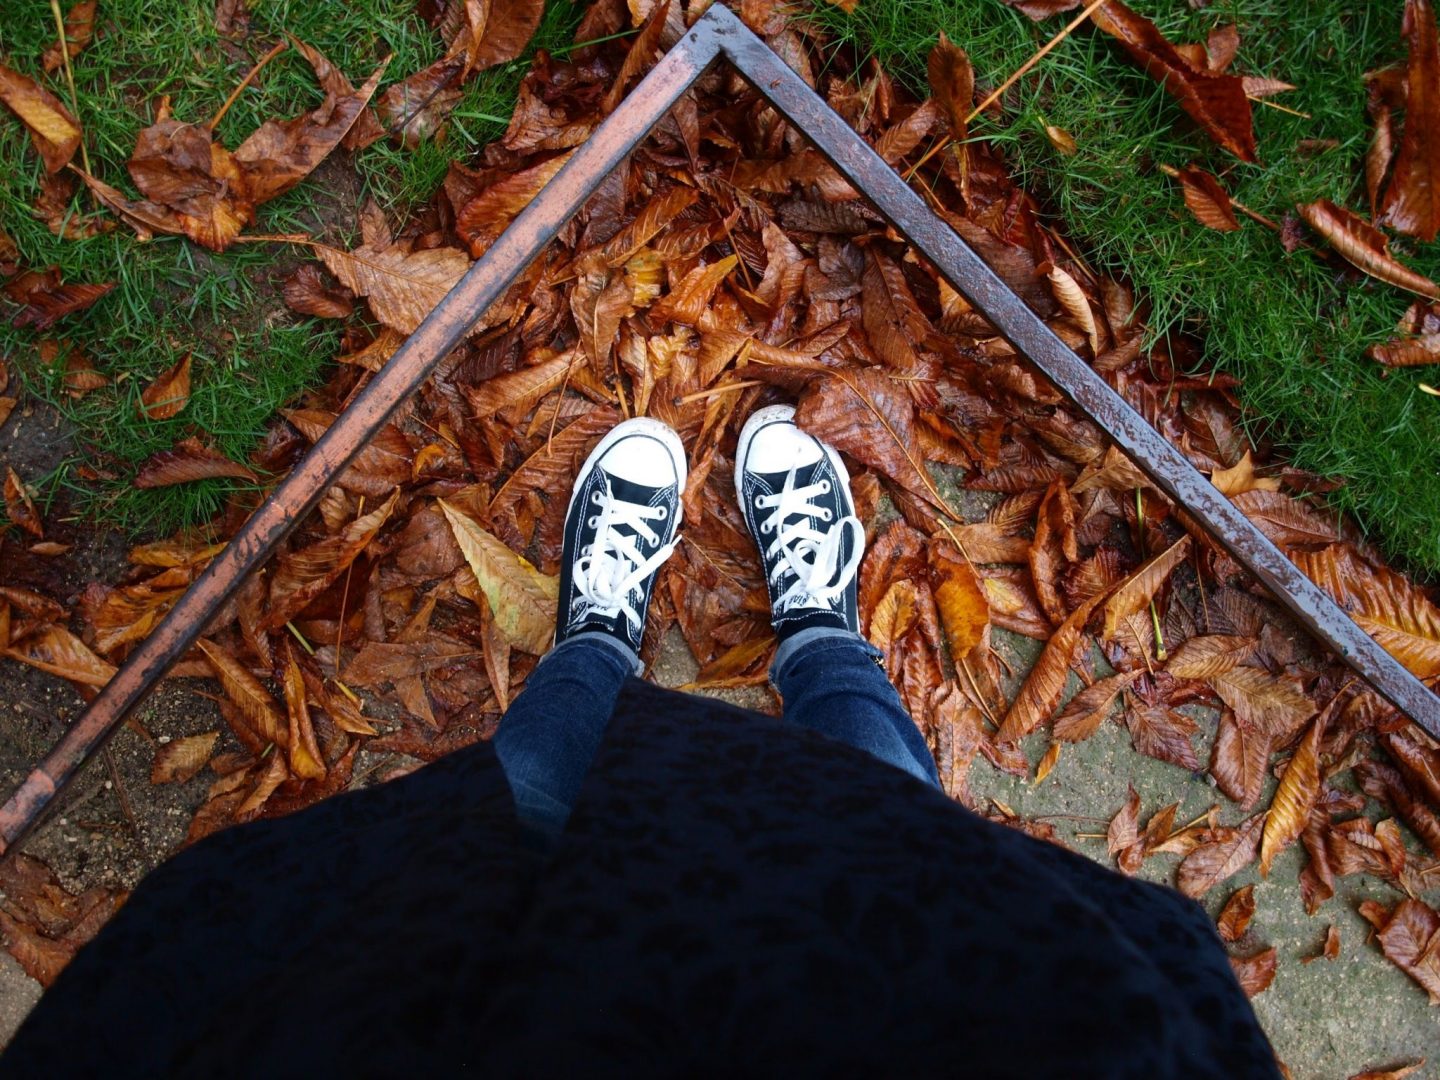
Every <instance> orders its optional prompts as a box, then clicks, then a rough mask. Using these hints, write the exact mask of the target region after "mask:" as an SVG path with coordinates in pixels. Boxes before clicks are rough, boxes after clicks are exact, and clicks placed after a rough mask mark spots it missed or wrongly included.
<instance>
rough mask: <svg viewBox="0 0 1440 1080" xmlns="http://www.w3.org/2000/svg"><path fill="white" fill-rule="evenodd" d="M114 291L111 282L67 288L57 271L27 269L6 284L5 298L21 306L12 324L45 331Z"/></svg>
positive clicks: (68, 286) (53, 269)
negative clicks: (65, 317)
mask: <svg viewBox="0 0 1440 1080" xmlns="http://www.w3.org/2000/svg"><path fill="white" fill-rule="evenodd" d="M113 288H115V283H114V282H113V281H112V282H110V283H109V284H107V285H66V284H64V283H62V282H61V280H60V271H59V270H58V269H55V268H51V269H49V270H28V271H26V272H25V273H23V274H21V275H20V276H19V277H17V278H15V279H14V280H13V281H8V282H6V283H5V295H6V296H8V297H9V298H10V299H11V300H13V301H15V303H17V304H19V305H20V311H19V312H18V313H17V314H16V315H15V317H14V318H13V319H11V322H13V323H14V324H15V325H16V326H33V327H35V329H36V330H48V329H50V327H52V326H54V325H55V323H56V321H57V320H59V319H61V318H63V317H64V316H66V315H71V314H74V313H75V312H77V311H83V310H84V309H85V308H88V307H89V306H90V305H91V304H93V303H95V301H96V300H99V299H100V297H102V296H104V295H105V294H106V293H108V292H109V291H110V290H111V289H113Z"/></svg>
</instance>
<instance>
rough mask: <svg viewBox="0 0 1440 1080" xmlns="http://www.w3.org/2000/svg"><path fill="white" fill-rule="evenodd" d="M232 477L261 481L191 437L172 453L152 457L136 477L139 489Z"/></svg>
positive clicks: (182, 441)
mask: <svg viewBox="0 0 1440 1080" xmlns="http://www.w3.org/2000/svg"><path fill="white" fill-rule="evenodd" d="M217 476H229V477H233V478H235V479H237V480H248V481H250V482H251V483H256V482H258V481H259V477H257V476H256V475H255V473H253V472H252V471H251V470H250V469H248V468H246V467H245V466H244V465H242V464H240V462H238V461H232V460H231V459H230V458H228V457H226V456H225V455H224V454H222V453H220V451H219V450H215V449H212V448H211V447H208V446H206V445H204V444H203V443H201V442H200V440H199V439H196V438H194V437H191V438H189V439H181V440H180V441H179V442H177V443H176V444H175V445H174V446H172V447H171V448H170V449H169V450H161V451H160V452H159V453H158V454H152V455H151V456H150V457H149V458H148V459H147V460H146V461H145V463H144V464H143V465H141V466H140V471H139V472H137V473H136V474H135V486H136V487H138V488H157V487H171V486H173V485H175V484H188V483H190V482H191V481H192V480H209V479H212V478H214V477H217Z"/></svg>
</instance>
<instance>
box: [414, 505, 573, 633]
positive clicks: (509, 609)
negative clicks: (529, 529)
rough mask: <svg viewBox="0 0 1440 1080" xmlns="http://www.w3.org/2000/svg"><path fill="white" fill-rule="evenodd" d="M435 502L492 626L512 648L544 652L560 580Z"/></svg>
mask: <svg viewBox="0 0 1440 1080" xmlns="http://www.w3.org/2000/svg"><path fill="white" fill-rule="evenodd" d="M438 501H439V503H440V509H441V510H443V511H444V513H445V519H446V520H447V521H449V522H450V531H451V532H453V533H454V534H455V542H456V543H457V544H459V545H460V550H461V552H462V553H463V554H464V555H465V561H466V562H467V563H469V564H470V569H471V570H472V571H473V572H474V574H475V581H476V582H477V583H478V584H479V586H480V590H481V591H482V592H483V593H484V594H485V599H486V600H488V601H489V602H490V610H491V611H492V612H494V614H495V625H496V626H498V627H499V628H500V631H501V632H502V633H503V634H504V635H505V638H506V640H507V641H509V642H510V644H512V645H514V646H515V647H516V648H517V649H522V650H524V651H525V652H528V653H533V654H534V655H536V656H539V655H540V654H542V653H544V652H546V651H547V650H548V649H549V648H550V645H551V643H552V642H553V641H554V639H555V603H556V599H557V597H558V596H559V594H560V581H559V579H558V578H554V577H551V576H550V575H549V574H542V573H541V572H540V571H539V570H536V569H535V567H533V566H531V565H530V563H528V562H526V561H525V560H524V559H522V558H521V557H520V556H519V555H516V554H515V553H514V552H513V551H511V550H510V549H509V548H508V547H506V546H505V545H504V544H502V543H501V542H500V541H499V540H497V539H496V538H495V537H493V536H491V535H490V534H489V533H488V532H486V531H485V530H484V529H482V528H481V527H480V526H479V525H477V524H476V523H475V522H474V521H472V520H471V519H470V518H469V517H467V516H466V515H464V514H462V513H461V512H460V511H459V510H457V509H455V507H453V506H451V505H450V504H449V503H447V502H446V501H445V500H444V499H440V500H438Z"/></svg>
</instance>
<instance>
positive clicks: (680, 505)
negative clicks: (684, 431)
mask: <svg viewBox="0 0 1440 1080" xmlns="http://www.w3.org/2000/svg"><path fill="white" fill-rule="evenodd" d="M631 435H648V436H649V437H650V438H652V439H655V440H656V441H657V442H659V443H661V444H662V445H663V446H664V447H665V449H666V450H667V451H668V452H669V454H670V460H671V461H672V462H674V464H675V475H676V477H677V478H678V480H679V484H680V494H681V495H682V496H683V495H684V494H685V482H686V480H687V479H689V476H690V467H689V465H688V464H687V463H686V460H685V444H684V443H682V442H681V441H680V436H679V435H678V434H677V433H676V431H675V429H674V428H672V427H671V426H670V425H669V424H666V423H663V422H662V421H659V420H656V419H654V418H653V417H649V416H637V417H635V418H634V419H631V420H625V421H622V422H621V423H619V424H616V425H615V426H614V427H613V428H611V429H610V430H609V432H607V433H606V435H605V437H604V438H603V439H601V440H600V441H599V442H598V443H596V444H595V449H594V450H591V451H590V456H589V457H587V458H586V459H585V464H583V465H581V466H580V471H579V472H578V473H576V474H575V476H576V482H575V483H574V484H571V485H570V501H569V502H568V503H567V504H566V510H567V513H568V510H569V507H571V506H574V505H575V495H576V494H577V493H578V492H579V490H580V484H579V478H580V477H582V476H584V475H586V474H587V473H588V472H589V471H590V470H591V469H593V468H594V467H595V463H596V462H598V461H599V460H600V459H601V458H602V457H604V456H605V452H606V451H607V450H609V449H610V447H612V446H614V445H615V444H616V443H617V442H619V441H620V440H621V439H625V438H629V437H630V436H631ZM684 516H685V506H684V502H683V499H681V500H677V502H676V507H675V527H676V528H677V529H678V528H679V527H680V522H681V520H682V519H683V518H684Z"/></svg>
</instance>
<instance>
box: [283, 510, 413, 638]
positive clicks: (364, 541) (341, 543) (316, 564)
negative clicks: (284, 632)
mask: <svg viewBox="0 0 1440 1080" xmlns="http://www.w3.org/2000/svg"><path fill="white" fill-rule="evenodd" d="M399 498H400V492H399V491H398V490H397V491H394V492H392V493H391V495H390V497H389V498H388V499H386V500H385V501H384V502H383V503H381V504H380V505H379V506H377V507H375V509H373V510H371V511H369V512H368V513H365V514H362V515H361V516H359V517H357V518H355V519H354V520H353V521H351V522H350V523H349V524H347V525H346V526H345V527H344V528H342V529H341V530H340V531H339V532H337V533H336V534H335V535H334V536H327V537H326V538H325V539H323V540H319V541H317V542H315V543H314V544H311V545H310V546H309V547H305V548H301V549H300V550H298V551H286V552H282V553H281V555H280V557H279V559H278V560H277V565H276V568H275V572H274V575H273V576H272V577H271V579H270V608H269V611H268V612H267V613H266V616H265V626H266V628H267V629H270V630H278V629H280V627H282V626H284V625H285V624H286V623H287V622H289V621H290V620H291V619H293V618H295V616H297V615H299V614H300V613H301V612H302V611H304V610H305V609H306V608H307V607H309V606H310V604H311V602H312V601H313V600H314V599H315V598H316V597H318V596H319V595H320V594H321V593H323V592H324V591H325V590H326V589H328V588H329V587H330V586H331V585H332V584H333V583H334V582H335V581H336V580H337V579H338V578H339V577H340V575H341V574H343V573H344V572H345V571H346V569H347V568H348V567H349V566H350V564H351V563H353V562H354V561H355V559H356V558H357V557H358V556H359V555H360V553H361V552H362V551H364V550H365V548H366V547H368V546H369V544H370V542H371V541H372V540H374V539H375V535H376V534H377V533H378V532H379V531H380V528H381V526H383V525H384V524H385V522H386V521H387V520H389V518H390V513H391V511H393V510H394V509H395V503H396V500H398V499H399Z"/></svg>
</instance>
